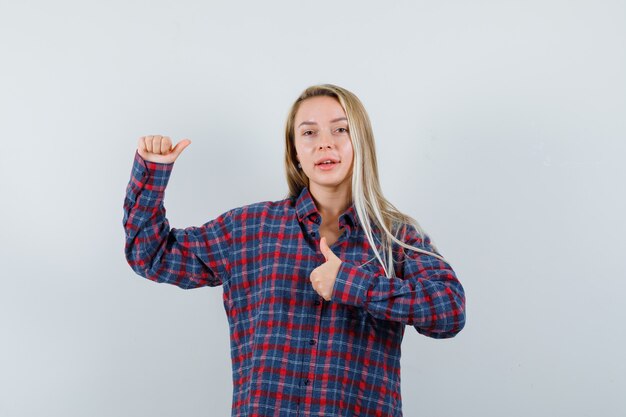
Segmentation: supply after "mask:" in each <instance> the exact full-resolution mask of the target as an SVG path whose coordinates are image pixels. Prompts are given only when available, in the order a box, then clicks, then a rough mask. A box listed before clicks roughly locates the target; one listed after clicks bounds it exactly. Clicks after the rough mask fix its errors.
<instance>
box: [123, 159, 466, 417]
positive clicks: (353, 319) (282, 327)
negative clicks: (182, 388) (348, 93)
mask: <svg viewBox="0 0 626 417" xmlns="http://www.w3.org/2000/svg"><path fill="white" fill-rule="evenodd" d="M173 165H174V164H160V163H153V162H148V161H144V160H143V159H142V158H141V156H140V155H139V154H138V153H137V152H136V153H135V159H134V161H133V166H132V172H131V178H130V181H129V183H128V186H127V189H126V197H125V200H124V219H123V224H124V229H125V232H126V244H125V253H126V259H127V261H128V263H129V265H130V266H131V268H132V269H133V270H134V271H135V272H136V273H137V274H139V275H141V276H142V277H145V278H148V279H150V280H153V281H156V282H164V283H168V284H173V285H176V286H178V287H180V288H184V289H188V288H196V287H202V286H217V285H222V287H223V291H224V294H223V300H224V308H225V310H226V315H227V317H228V323H229V327H230V346H231V357H232V376H233V398H232V415H233V416H342V417H343V416H401V415H402V401H401V396H400V343H401V342H402V337H403V334H404V328H405V326H406V325H409V326H413V327H414V328H415V329H416V330H417V331H418V332H419V333H421V334H424V335H426V336H430V337H433V338H448V337H452V336H454V335H456V334H457V333H458V332H459V331H460V330H461V329H462V328H463V326H464V324H465V312H464V311H465V296H464V291H463V287H462V286H461V284H460V283H459V281H458V280H457V278H456V276H455V273H454V271H453V270H452V269H451V267H450V265H449V264H447V263H445V262H443V261H441V260H439V259H437V258H434V257H432V256H427V255H423V254H420V253H417V252H415V251H409V250H407V251H406V252H404V251H402V250H400V249H401V247H399V245H398V246H394V247H393V249H394V252H393V253H394V259H396V260H397V261H398V262H399V263H398V264H397V265H398V267H397V270H396V275H397V278H392V279H388V278H386V277H385V276H384V271H383V269H382V267H381V266H380V264H379V262H378V261H377V260H376V259H375V258H374V252H373V251H372V250H371V247H370V245H369V243H368V241H367V239H366V238H365V235H364V233H363V230H362V229H361V227H360V226H359V222H358V220H357V217H356V213H355V211H354V206H351V207H350V208H349V209H348V210H346V211H345V212H344V213H343V214H342V215H341V216H340V217H339V227H340V228H341V229H342V230H343V234H342V235H341V236H340V237H339V239H338V240H337V241H336V242H335V243H334V244H333V245H331V249H332V251H333V252H334V253H335V255H337V256H338V257H339V258H340V259H341V260H342V263H341V266H340V268H339V272H338V274H337V277H336V281H335V286H334V290H333V297H332V300H331V301H325V300H324V299H323V298H321V297H320V296H319V295H318V294H317V293H316V292H315V290H314V289H313V287H312V285H311V282H310V281H309V275H310V273H311V271H312V270H313V269H315V268H316V267H318V266H319V265H321V264H322V263H324V262H325V259H324V256H323V255H322V253H321V252H320V250H319V238H320V232H319V228H320V223H321V216H320V213H319V212H318V211H317V208H316V206H315V203H314V201H313V199H312V197H311V194H310V192H309V190H308V189H307V188H304V189H303V190H302V192H301V193H300V195H299V196H298V197H297V198H287V199H284V200H281V201H275V202H271V201H266V202H260V203H256V204H250V205H247V206H243V207H239V208H235V209H232V210H229V211H227V212H225V213H223V214H221V215H219V216H218V217H217V218H215V219H214V220H211V221H209V222H207V223H205V224H204V225H202V226H200V227H188V228H185V229H176V228H170V226H169V223H168V220H167V219H166V217H165V208H164V205H163V197H164V192H165V188H166V186H167V183H168V180H169V177H170V173H171V170H172V167H173ZM374 232H378V229H376V228H374ZM401 235H402V236H403V239H404V240H403V241H405V242H407V243H410V244H412V245H415V246H418V247H423V248H426V249H429V250H431V251H433V248H432V246H430V244H429V242H430V240H429V239H428V238H426V239H425V240H424V241H422V240H421V239H420V238H419V237H418V235H417V232H416V230H415V229H414V228H413V226H409V225H407V226H405V227H404V229H403V230H402V233H401ZM394 245H395V244H394Z"/></svg>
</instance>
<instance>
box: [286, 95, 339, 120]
mask: <svg viewBox="0 0 626 417" xmlns="http://www.w3.org/2000/svg"><path fill="white" fill-rule="evenodd" d="M339 117H346V113H345V112H344V111H343V107H341V104H339V100H337V99H336V98H334V97H328V96H318V97H311V98H307V99H306V100H303V101H302V102H301V103H300V106H299V107H298V111H297V112H296V116H295V122H296V126H297V125H298V124H299V123H300V122H303V121H309V122H326V121H329V120H333V119H337V118H339Z"/></svg>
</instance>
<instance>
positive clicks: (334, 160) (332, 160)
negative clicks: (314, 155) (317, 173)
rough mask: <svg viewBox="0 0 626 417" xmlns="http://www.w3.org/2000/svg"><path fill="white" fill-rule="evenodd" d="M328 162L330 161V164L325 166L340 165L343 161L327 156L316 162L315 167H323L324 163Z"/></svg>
mask: <svg viewBox="0 0 626 417" xmlns="http://www.w3.org/2000/svg"><path fill="white" fill-rule="evenodd" d="M326 161H330V162H331V163H330V164H325V165H333V164H338V163H340V162H341V161H340V160H339V159H338V158H335V157H332V156H326V157H323V158H320V159H318V160H317V161H315V165H323V164H324V162H326Z"/></svg>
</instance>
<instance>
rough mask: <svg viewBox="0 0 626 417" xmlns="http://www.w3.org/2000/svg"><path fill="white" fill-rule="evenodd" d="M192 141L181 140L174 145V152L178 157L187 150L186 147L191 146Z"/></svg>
mask: <svg viewBox="0 0 626 417" xmlns="http://www.w3.org/2000/svg"><path fill="white" fill-rule="evenodd" d="M190 143H191V141H190V140H189V139H183V140H181V141H180V142H178V143H177V144H176V146H174V148H173V149H172V153H173V154H175V155H176V158H178V157H179V156H180V154H181V152H182V151H183V150H185V148H186V147H187V146H189V144H190Z"/></svg>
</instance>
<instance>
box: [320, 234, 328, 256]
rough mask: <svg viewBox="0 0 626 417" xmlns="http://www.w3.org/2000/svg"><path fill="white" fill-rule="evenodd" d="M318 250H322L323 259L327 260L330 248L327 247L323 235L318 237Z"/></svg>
mask: <svg viewBox="0 0 626 417" xmlns="http://www.w3.org/2000/svg"><path fill="white" fill-rule="evenodd" d="M320 251H322V255H324V259H326V260H327V261H328V258H329V257H330V254H329V253H328V252H329V251H330V248H329V247H328V244H327V243H326V238H325V237H322V238H321V239H320Z"/></svg>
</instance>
